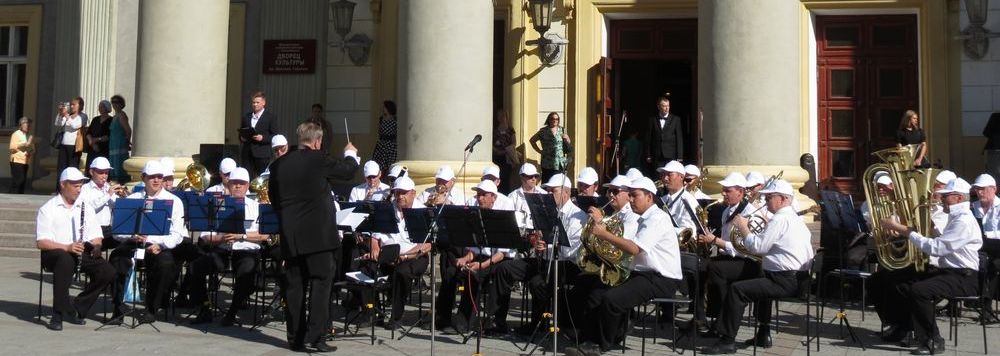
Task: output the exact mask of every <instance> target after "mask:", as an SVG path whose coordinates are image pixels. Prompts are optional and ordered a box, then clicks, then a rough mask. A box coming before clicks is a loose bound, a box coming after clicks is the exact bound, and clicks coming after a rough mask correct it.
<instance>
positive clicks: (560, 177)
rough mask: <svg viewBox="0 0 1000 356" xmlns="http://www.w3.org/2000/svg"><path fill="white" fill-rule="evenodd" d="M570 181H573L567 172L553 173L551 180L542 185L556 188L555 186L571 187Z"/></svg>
mask: <svg viewBox="0 0 1000 356" xmlns="http://www.w3.org/2000/svg"><path fill="white" fill-rule="evenodd" d="M570 182H572V181H571V180H570V179H569V177H566V175H565V174H562V173H557V174H553V175H552V177H551V178H549V181H548V182H545V184H542V186H543V187H546V188H555V187H564V188H570V184H572V183H570Z"/></svg>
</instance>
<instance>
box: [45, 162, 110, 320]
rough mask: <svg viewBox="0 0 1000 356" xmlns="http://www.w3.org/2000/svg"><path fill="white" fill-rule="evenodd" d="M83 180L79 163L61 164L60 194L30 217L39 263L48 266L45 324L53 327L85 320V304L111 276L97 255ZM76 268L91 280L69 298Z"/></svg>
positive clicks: (95, 226)
mask: <svg viewBox="0 0 1000 356" xmlns="http://www.w3.org/2000/svg"><path fill="white" fill-rule="evenodd" d="M86 180H87V179H86V178H85V177H84V176H83V173H80V171H79V170H78V169H76V168H73V167H69V168H66V169H64V170H63V171H62V173H61V174H60V175H59V185H60V186H61V189H60V191H59V194H57V195H56V196H54V197H52V198H51V199H49V200H48V201H47V202H46V203H45V204H44V205H42V207H41V208H39V209H38V216H37V218H36V220H35V245H36V246H37V247H38V249H39V250H41V263H42V267H43V268H45V269H47V270H49V271H50V272H52V309H53V313H52V318H51V319H50V320H49V323H48V324H47V325H46V326H47V327H48V328H49V329H52V330H57V331H58V330H62V322H63V320H65V321H67V322H69V323H71V324H76V325H83V324H85V321H84V318H85V317H86V316H87V313H88V312H89V311H90V307H91V306H93V305H94V302H96V301H97V297H98V296H100V294H101V292H103V291H104V289H105V288H106V287H107V286H108V285H109V284H111V283H112V282H114V279H115V270H114V268H112V267H111V265H110V264H108V262H107V261H105V260H104V259H103V258H101V242H102V239H103V234H102V233H101V228H100V224H99V222H98V221H97V219H96V217H95V214H94V209H93V207H91V204H90V203H88V202H87V201H85V200H84V199H81V198H80V196H81V194H80V191H81V189H82V186H83V182H85V181H86ZM77 268H79V270H80V272H82V273H84V274H86V275H87V276H89V277H90V281H89V282H88V283H87V285H86V286H84V287H83V291H82V292H80V294H79V295H77V297H76V298H75V299H73V300H70V297H69V287H70V284H71V283H72V281H73V273H74V272H75V271H74V270H75V269H77Z"/></svg>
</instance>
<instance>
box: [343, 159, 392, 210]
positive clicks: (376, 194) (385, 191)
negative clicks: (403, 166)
mask: <svg viewBox="0 0 1000 356" xmlns="http://www.w3.org/2000/svg"><path fill="white" fill-rule="evenodd" d="M363 171H364V174H365V182H364V183H361V184H359V185H356V186H354V188H351V194H350V195H349V196H348V198H347V201H350V202H356V201H366V200H367V201H371V200H376V201H382V200H386V198H388V196H389V185H387V184H385V183H382V182H381V180H380V179H381V178H382V171H381V170H380V169H379V166H378V163H376V162H375V161H368V162H365V166H364V170H363Z"/></svg>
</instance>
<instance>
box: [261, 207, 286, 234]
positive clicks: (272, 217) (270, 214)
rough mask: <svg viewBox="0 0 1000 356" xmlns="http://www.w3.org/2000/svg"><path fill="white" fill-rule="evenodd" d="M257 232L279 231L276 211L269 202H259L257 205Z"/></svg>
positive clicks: (271, 232) (275, 232) (269, 232)
mask: <svg viewBox="0 0 1000 356" xmlns="http://www.w3.org/2000/svg"><path fill="white" fill-rule="evenodd" d="M257 210H258V214H257V232H259V233H262V234H265V235H275V234H279V233H281V231H280V226H279V225H278V212H277V211H275V210H274V206H273V205H271V204H260V205H259V206H258V207H257Z"/></svg>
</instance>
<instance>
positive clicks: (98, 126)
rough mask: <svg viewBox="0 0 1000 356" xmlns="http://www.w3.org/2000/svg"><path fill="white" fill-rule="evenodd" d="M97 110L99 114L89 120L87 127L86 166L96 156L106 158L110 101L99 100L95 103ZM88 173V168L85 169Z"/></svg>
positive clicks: (88, 173)
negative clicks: (99, 101)
mask: <svg viewBox="0 0 1000 356" xmlns="http://www.w3.org/2000/svg"><path fill="white" fill-rule="evenodd" d="M97 111H98V112H100V115H97V117H95V118H93V119H92V120H90V125H89V126H88V128H87V167H90V162H93V161H94V159H95V158H97V157H104V158H108V153H109V144H110V142H111V121H112V117H111V115H110V114H111V102H110V101H107V100H101V103H100V104H97ZM87 175H90V170H89V169H88V170H87Z"/></svg>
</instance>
